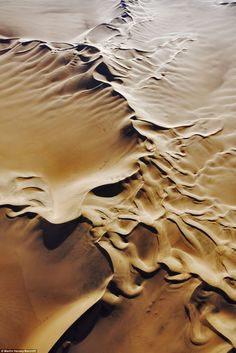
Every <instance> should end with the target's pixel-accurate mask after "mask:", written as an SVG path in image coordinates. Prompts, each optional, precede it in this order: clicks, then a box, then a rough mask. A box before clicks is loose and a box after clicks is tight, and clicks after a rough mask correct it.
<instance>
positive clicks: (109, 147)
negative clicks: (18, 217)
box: [0, 41, 144, 223]
mask: <svg viewBox="0 0 236 353" xmlns="http://www.w3.org/2000/svg"><path fill="white" fill-rule="evenodd" d="M9 42H10V41H9ZM2 45H3V52H4V45H6V44H5V43H4V42H3V44H2ZM8 45H9V43H8ZM10 45H12V46H13V49H11V50H10V51H9V53H7V54H6V56H5V55H4V56H3V57H2V58H1V59H2V61H3V63H4V62H5V60H8V59H9V65H10V66H11V70H12V71H13V72H15V75H13V76H11V77H9V75H8V73H7V72H3V73H2V77H3V80H2V82H1V90H2V95H1V98H0V105H1V117H2V119H1V141H2V144H1V156H0V160H1V166H2V178H3V181H2V189H4V193H5V199H4V200H2V204H3V203H6V204H9V203H11V204H13V205H31V208H30V209H28V210H29V211H33V212H38V213H40V214H41V215H42V216H44V217H46V218H47V219H49V220H50V221H52V222H55V223H59V222H63V221H66V220H70V219H73V218H74V217H75V216H77V217H78V216H79V215H80V213H81V209H80V208H81V202H82V201H83V198H84V196H85V195H86V193H88V192H89V191H90V190H92V189H93V188H95V187H97V186H100V185H101V184H106V183H115V182H117V181H119V180H122V179H124V178H125V177H126V176H127V175H131V174H132V173H133V172H134V171H135V169H136V159H137V156H138V155H142V154H143V153H144V148H143V147H142V146H141V147H140V146H138V145H137V139H138V133H137V132H136V131H135V129H134V128H133V126H132V123H131V121H130V117H132V115H133V112H132V110H131V109H130V107H129V106H128V105H127V103H126V101H125V100H124V98H122V96H121V95H119V94H117V93H115V92H114V91H113V90H112V89H111V87H109V86H108V85H107V84H105V83H103V81H102V79H103V75H106V74H107V72H108V69H106V67H104V64H101V57H100V54H99V52H98V50H97V49H95V48H93V47H90V46H87V47H86V46H82V48H77V49H76V48H75V49H70V48H69V49H68V50H64V49H62V50H60V49H57V50H55V51H51V50H49V49H48V48H47V47H46V46H45V45H43V44H41V43H40V42H28V43H27V42H26V43H25V44H22V45H21V44H19V43H17V42H16V43H15V44H14V41H13V42H12V44H10ZM84 58H86V61H85V59H84ZM86 70H87V74H86V75H84V72H85V71H86ZM32 207H33V208H32Z"/></svg>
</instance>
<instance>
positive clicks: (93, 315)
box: [49, 300, 114, 353]
mask: <svg viewBox="0 0 236 353" xmlns="http://www.w3.org/2000/svg"><path fill="white" fill-rule="evenodd" d="M113 309H114V308H113V307H112V306H110V305H108V304H107V303H104V302H103V301H102V300H100V301H98V302H97V303H96V304H94V305H93V306H92V307H91V308H90V309H89V310H88V311H86V313H84V314H83V315H82V316H81V317H80V318H79V319H78V320H77V321H75V322H74V323H73V325H71V326H70V327H69V328H68V330H67V331H66V332H65V333H64V334H63V335H62V336H61V338H60V339H59V340H58V341H57V342H56V343H55V345H54V346H53V347H52V349H51V350H50V351H49V353H57V352H58V353H59V350H60V352H63V353H65V352H67V351H68V348H69V347H68V348H67V345H68V344H67V342H68V343H69V342H71V343H75V344H77V343H79V342H81V341H83V340H84V339H85V338H86V337H87V336H88V335H89V334H90V332H91V331H92V330H93V328H94V326H95V325H96V323H97V322H98V320H99V319H100V318H102V317H106V316H109V315H110V314H111V312H112V311H113ZM63 346H64V347H65V348H64V349H63V348H62V347H63Z"/></svg>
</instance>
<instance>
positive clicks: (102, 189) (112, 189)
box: [92, 181, 124, 197]
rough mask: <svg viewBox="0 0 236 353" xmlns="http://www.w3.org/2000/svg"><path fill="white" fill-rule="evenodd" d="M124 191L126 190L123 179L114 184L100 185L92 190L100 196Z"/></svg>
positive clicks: (113, 194) (110, 195) (108, 195)
mask: <svg viewBox="0 0 236 353" xmlns="http://www.w3.org/2000/svg"><path fill="white" fill-rule="evenodd" d="M122 191H124V186H123V183H122V182H121V181H119V182H118V183H114V184H107V185H102V186H98V187H97V188H95V189H93V190H92V192H93V193H94V195H96V196H99V197H114V196H117V195H119V194H120V193H121V192H122Z"/></svg>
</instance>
